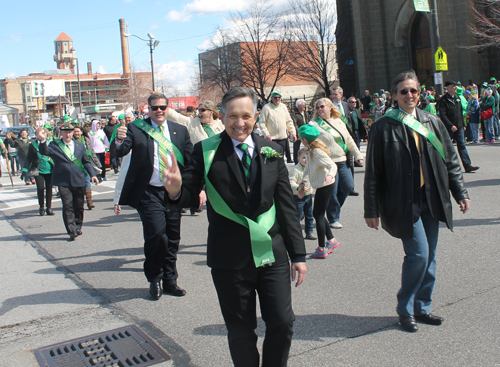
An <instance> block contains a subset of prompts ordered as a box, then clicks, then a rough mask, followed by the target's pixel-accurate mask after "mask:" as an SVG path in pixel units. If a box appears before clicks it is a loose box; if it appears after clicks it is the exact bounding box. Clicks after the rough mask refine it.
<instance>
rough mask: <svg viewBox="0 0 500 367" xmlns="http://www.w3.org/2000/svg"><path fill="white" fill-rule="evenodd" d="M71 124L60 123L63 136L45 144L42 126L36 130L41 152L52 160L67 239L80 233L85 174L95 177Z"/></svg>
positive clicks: (53, 176)
mask: <svg viewBox="0 0 500 367" xmlns="http://www.w3.org/2000/svg"><path fill="white" fill-rule="evenodd" d="M74 129H75V128H74V127H73V126H72V125H70V124H64V125H63V126H61V127H60V129H59V130H60V132H61V136H62V139H55V140H53V141H52V142H51V143H50V144H49V145H48V146H47V141H46V139H47V136H46V135H45V131H44V130H39V131H38V135H37V138H38V139H39V140H40V145H39V149H40V154H42V155H47V156H50V157H51V158H52V159H53V161H54V170H53V171H52V184H53V185H54V186H58V187H59V192H60V194H61V201H62V204H63V220H64V225H65V227H66V232H67V233H68V234H69V237H70V240H71V241H74V240H75V238H76V237H78V236H81V235H82V224H83V210H84V197H85V176H86V175H90V176H91V177H92V182H94V183H95V184H96V185H97V182H98V181H97V177H96V175H95V172H94V168H93V167H92V163H91V162H90V159H89V157H88V156H87V153H86V150H85V146H84V145H83V144H82V143H80V142H79V141H75V140H73V130H74Z"/></svg>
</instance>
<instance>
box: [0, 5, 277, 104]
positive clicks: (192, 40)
mask: <svg viewBox="0 0 500 367" xmlns="http://www.w3.org/2000/svg"><path fill="white" fill-rule="evenodd" d="M249 3H250V1H249V0H175V1H173V0H164V1H156V0H85V1H71V2H66V3H62V2H59V1H58V2H56V1H52V0H48V1H33V0H25V1H24V2H22V3H17V2H16V1H9V2H4V3H3V4H2V13H3V17H2V24H1V28H2V32H1V33H0V49H1V50H2V57H1V58H0V78H6V77H8V78H16V77H19V76H27V75H28V74H30V73H33V72H43V71H44V70H50V69H55V68H56V63H55V61H54V59H53V57H54V53H55V50H54V40H55V39H56V38H57V37H58V36H59V34H60V33H61V32H65V33H66V34H67V35H68V36H69V37H70V38H72V39H73V47H74V48H75V50H76V57H77V58H78V61H79V65H80V73H86V72H87V62H91V63H92V69H93V71H94V72H100V73H122V62H121V44H120V28H119V23H118V20H119V19H120V18H123V19H125V24H127V25H128V33H131V34H134V35H137V36H139V37H141V38H144V39H148V36H147V34H148V33H152V34H153V35H154V38H155V39H156V40H159V41H160V43H159V45H158V47H157V48H156V49H155V51H154V64H155V71H159V72H160V74H161V75H160V77H161V78H162V79H163V80H165V82H167V83H170V84H172V85H174V86H175V87H176V88H177V89H178V90H179V91H180V92H181V94H183V95H189V89H190V85H191V78H192V76H193V75H194V71H195V68H197V62H198V61H197V60H198V54H199V53H200V52H202V51H204V50H205V49H206V47H207V45H209V44H210V39H211V38H212V37H213V36H214V35H215V29H216V27H217V26H221V27H223V28H224V27H227V26H228V22H227V18H228V16H229V14H230V12H235V11H244V10H245V9H246V8H247V7H248V5H249ZM286 4H287V0H273V1H272V6H273V8H274V9H276V10H278V11H279V10H281V9H283V6H286ZM21 7H22V8H21ZM23 10H24V11H23ZM130 56H131V61H132V65H133V68H134V69H136V70H137V69H138V70H144V71H150V70H151V69H150V52H149V46H148V45H147V42H144V41H141V40H139V39H137V38H134V37H130ZM155 74H156V73H155ZM157 79H158V78H157Z"/></svg>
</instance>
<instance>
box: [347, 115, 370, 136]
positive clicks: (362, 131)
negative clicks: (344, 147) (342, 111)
mask: <svg viewBox="0 0 500 367" xmlns="http://www.w3.org/2000/svg"><path fill="white" fill-rule="evenodd" d="M354 113H355V114H356V115H357V116H358V129H357V130H358V132H359V138H360V139H364V138H365V137H366V128H365V124H364V123H363V117H362V116H361V111H360V110H359V109H358V108H356V109H354V110H351V109H349V108H348V109H347V113H346V117H347V121H348V122H349V125H348V126H347V128H348V129H347V130H349V133H350V134H351V136H352V138H353V139H355V138H356V137H355V135H354V131H356V129H355V128H354V126H355V125H354V117H353V116H352V115H353V114H354Z"/></svg>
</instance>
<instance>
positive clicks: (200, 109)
mask: <svg viewBox="0 0 500 367" xmlns="http://www.w3.org/2000/svg"><path fill="white" fill-rule="evenodd" d="M205 111H206V109H205V108H198V112H199V113H203V112H205Z"/></svg>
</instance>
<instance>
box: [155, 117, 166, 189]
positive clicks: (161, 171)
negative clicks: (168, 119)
mask: <svg viewBox="0 0 500 367" xmlns="http://www.w3.org/2000/svg"><path fill="white" fill-rule="evenodd" d="M158 130H160V133H161V134H162V135H163V126H161V125H158ZM157 144H158V153H159V154H158V161H159V162H160V179H161V180H162V181H163V170H164V169H165V168H167V166H165V163H164V162H163V159H161V157H162V156H165V158H166V157H168V152H167V151H166V150H165V149H164V148H163V146H162V145H161V144H160V143H158V142H157Z"/></svg>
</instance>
